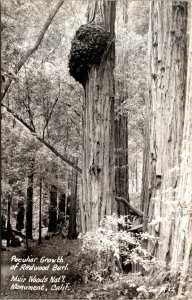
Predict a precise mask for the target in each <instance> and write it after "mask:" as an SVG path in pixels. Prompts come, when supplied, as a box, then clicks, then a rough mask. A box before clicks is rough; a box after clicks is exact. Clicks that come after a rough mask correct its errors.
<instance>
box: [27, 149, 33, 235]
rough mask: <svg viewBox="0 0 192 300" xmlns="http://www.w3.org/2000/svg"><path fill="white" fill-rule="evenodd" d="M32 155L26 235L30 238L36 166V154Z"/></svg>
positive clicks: (31, 233)
mask: <svg viewBox="0 0 192 300" xmlns="http://www.w3.org/2000/svg"><path fill="white" fill-rule="evenodd" d="M31 155H32V157H31V159H30V162H29V175H28V187H27V207H26V237H27V238H28V239H32V238H33V179H34V168H35V156H34V153H32V154H31Z"/></svg>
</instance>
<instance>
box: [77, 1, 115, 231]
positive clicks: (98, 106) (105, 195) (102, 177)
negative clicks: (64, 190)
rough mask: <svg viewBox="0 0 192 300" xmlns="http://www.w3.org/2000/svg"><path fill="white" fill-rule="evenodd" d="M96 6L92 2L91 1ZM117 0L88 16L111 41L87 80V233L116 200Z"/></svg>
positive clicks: (84, 224) (84, 203) (84, 228)
mask: <svg viewBox="0 0 192 300" xmlns="http://www.w3.org/2000/svg"><path fill="white" fill-rule="evenodd" d="M92 5H93V4H92ZM115 5H116V3H115V2H114V1H97V2H96V5H95V6H92V7H94V11H93V10H92V11H91V12H90V13H89V18H91V19H89V20H88V21H90V20H93V19H94V22H95V23H99V24H100V26H103V27H104V28H105V29H106V30H107V31H109V32H110V38H111V44H110V46H109V48H108V49H106V52H105V53H104V54H103V58H102V60H101V63H100V64H99V65H97V66H96V65H94V66H92V68H91V70H90V72H89V74H88V79H87V81H86V83H85V103H84V117H83V118H84V119H83V126H84V136H83V147H84V149H83V150H84V153H83V171H82V180H83V188H82V201H81V212H82V213H81V224H82V231H83V232H86V231H89V230H91V229H94V228H97V227H98V226H99V223H100V220H101V219H102V218H103V217H104V216H105V215H110V214H111V213H112V211H113V206H115V199H114V78H113V69H114V52H115V49H114V42H113V39H114V22H115Z"/></svg>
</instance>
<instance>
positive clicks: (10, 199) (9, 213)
mask: <svg viewBox="0 0 192 300" xmlns="http://www.w3.org/2000/svg"><path fill="white" fill-rule="evenodd" d="M11 202H12V197H9V199H8V203H7V247H9V246H10V239H11V220H10V219H11Z"/></svg>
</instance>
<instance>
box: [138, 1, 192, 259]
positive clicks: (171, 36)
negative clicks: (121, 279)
mask: <svg viewBox="0 0 192 300" xmlns="http://www.w3.org/2000/svg"><path fill="white" fill-rule="evenodd" d="M187 6H188V5H187V2H181V1H180V2H176V1H173V2H172V1H167V2H165V1H157V2H156V1H155V2H152V3H151V24H150V30H151V32H150V33H151V35H150V45H149V47H150V49H151V53H150V62H151V66H150V82H149V84H150V90H149V105H150V107H149V110H150V123H149V137H150V138H149V141H150V143H149V148H148V149H147V150H149V152H148V156H149V161H148V162H146V164H147V169H146V171H147V172H146V174H145V176H146V177H147V180H145V184H147V186H144V188H143V192H145V193H144V194H145V196H148V197H149V198H148V199H145V208H144V211H145V217H144V222H145V225H144V229H145V226H146V224H147V223H148V226H147V227H148V229H149V231H150V232H151V233H153V234H154V235H156V236H158V237H159V241H160V242H159V243H158V244H156V245H155V246H154V245H152V243H150V244H149V249H150V250H151V251H152V253H154V254H156V255H157V257H158V258H159V259H160V260H163V261H167V262H169V261H170V260H171V257H172V250H173V234H174V226H175V221H174V218H173V217H174V209H175V207H176V205H177V198H176V190H177V188H178V179H179V167H180V155H181V143H182V135H183V120H184V106H185V89H186V71H187V69H186V54H187V52H186V46H187V45H186V41H187ZM145 168H146V166H145ZM144 194H143V195H144ZM152 220H156V221H157V222H156V224H154V222H153V224H154V225H150V224H149V223H150V222H151V221H152Z"/></svg>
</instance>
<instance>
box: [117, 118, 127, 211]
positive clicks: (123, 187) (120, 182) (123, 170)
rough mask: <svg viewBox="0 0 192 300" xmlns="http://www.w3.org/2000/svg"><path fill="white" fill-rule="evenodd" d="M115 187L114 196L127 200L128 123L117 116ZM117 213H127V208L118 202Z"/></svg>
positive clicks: (125, 119)
mask: <svg viewBox="0 0 192 300" xmlns="http://www.w3.org/2000/svg"><path fill="white" fill-rule="evenodd" d="M115 150H116V155H115V189H116V196H118V197H123V198H125V199H127V200H128V201H129V193H128V184H129V178H128V124H127V117H125V116H119V117H118V118H117V119H116V120H115ZM117 212H118V215H126V214H128V208H127V206H125V205H124V204H123V203H121V202H118V207H117Z"/></svg>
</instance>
